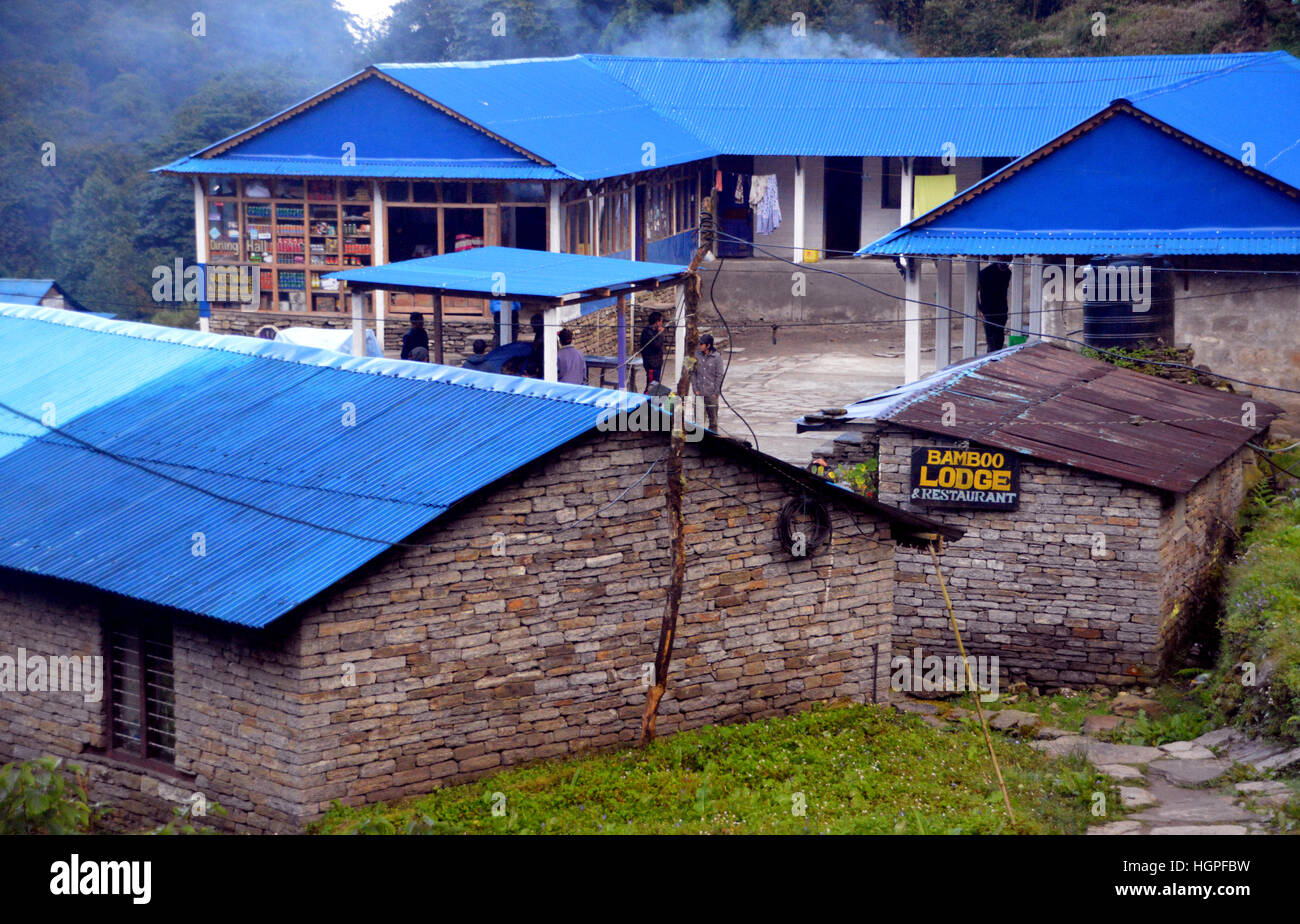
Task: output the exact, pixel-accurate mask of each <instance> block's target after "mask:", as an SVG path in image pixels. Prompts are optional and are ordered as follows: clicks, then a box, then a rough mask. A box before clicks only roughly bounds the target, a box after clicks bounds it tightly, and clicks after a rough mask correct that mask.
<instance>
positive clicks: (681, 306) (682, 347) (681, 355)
mask: <svg viewBox="0 0 1300 924" xmlns="http://www.w3.org/2000/svg"><path fill="white" fill-rule="evenodd" d="M676 294H677V311H676V313H675V314H674V315H673V318H674V323H675V326H674V328H673V380H672V382H671V383H670V385H669V387H670V388H672V390H673V391H676V390H677V383H678V382H680V381H681V380H682V363H684V362H685V361H686V286H681V285H679V286H677V289H676Z"/></svg>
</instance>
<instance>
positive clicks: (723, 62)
mask: <svg viewBox="0 0 1300 924" xmlns="http://www.w3.org/2000/svg"><path fill="white" fill-rule="evenodd" d="M1282 61H1289V62H1293V59H1291V58H1290V56H1288V55H1286V54H1285V53H1284V52H1268V53H1251V54H1230V55H1144V56H1135V57H1092V58H910V59H904V58H894V59H715V60H711V59H697V58H637V57H619V56H610V55H578V56H573V57H568V58H547V59H532V60H519V61H487V62H459V63H447V64H384V65H378V66H377V68H376V71H377V72H378V73H379V74H382V75H383V77H385V78H388V79H391V80H395V81H398V82H399V83H401V84H402V85H404V86H406V87H408V88H409V89H410V90H412V91H414V92H415V93H416V94H420V95H422V96H423V97H426V98H427V99H430V100H433V101H434V102H435V103H437V104H440V105H441V106H444V107H446V108H448V109H450V110H453V111H454V112H455V113H456V114H457V115H459V116H460V117H462V118H463V119H464V120H465V122H466V123H469V124H465V123H458V122H457V120H456V119H455V118H453V117H452V116H449V115H447V114H445V113H438V112H437V110H436V109H434V107H432V106H429V105H428V103H427V102H425V101H423V100H420V99H418V98H417V97H416V96H415V95H412V94H409V93H406V94H404V93H403V92H402V91H401V90H400V89H398V88H396V87H392V86H388V87H387V91H389V92H384V91H383V88H381V87H378V86H374V84H377V83H382V82H383V80H382V79H380V78H376V77H374V76H371V77H370V78H367V79H362V80H360V81H358V80H357V77H356V76H355V75H354V77H353V78H349V80H350V81H352V83H351V84H350V85H348V86H347V87H346V89H343V90H341V91H339V92H337V93H334V94H333V95H331V96H330V97H329V98H328V99H325V100H323V101H321V102H318V103H315V104H314V105H311V106H308V107H305V108H304V109H303V110H302V112H300V113H299V114H297V115H295V116H293V117H292V118H290V119H287V120H285V119H282V117H281V116H276V117H273V118H272V119H268V120H266V121H265V122H262V123H259V124H258V125H256V126H253V127H252V128H251V129H249V130H248V131H250V132H253V134H252V135H251V136H250V137H249V138H248V139H246V140H244V141H241V142H240V143H239V144H236V145H234V146H233V148H231V149H230V151H229V152H223V153H222V154H220V155H217V156H216V157H215V158H214V159H213V163H214V165H216V166H219V167H220V169H223V170H225V171H226V172H230V173H237V172H244V171H245V170H249V171H251V170H253V169H258V170H260V172H264V173H275V174H280V173H283V174H292V173H295V172H301V171H300V169H299V168H300V167H301V164H300V163H298V161H297V158H300V157H302V156H303V155H304V154H307V155H311V156H312V157H315V158H317V159H319V160H320V161H321V162H320V163H318V164H315V165H314V169H316V170H321V171H326V170H327V169H329V167H328V162H329V161H331V160H335V161H337V160H339V156H338V152H339V147H340V145H341V144H342V143H343V142H344V141H347V140H351V141H353V142H355V143H356V144H357V164H358V167H357V168H354V169H353V171H352V172H351V173H349V172H348V171H347V170H345V169H343V168H342V164H341V163H340V164H339V169H337V170H332V169H330V170H329V172H322V173H320V174H314V175H321V176H335V175H338V176H344V175H354V176H379V175H381V171H382V170H384V169H386V167H387V165H388V164H394V165H395V167H396V169H399V170H401V171H402V172H399V173H395V174H391V175H394V176H447V177H460V176H471V177H472V176H484V177H489V176H505V175H508V174H497V173H493V172H491V171H492V170H495V169H497V164H496V162H495V160H494V159H493V158H488V159H487V160H486V161H485V160H484V157H485V154H484V145H485V144H488V143H491V144H499V143H500V142H498V141H496V140H494V139H492V138H490V137H489V136H488V134H487V133H491V134H494V135H495V136H496V137H497V138H498V139H502V140H503V141H504V142H507V143H508V144H507V145H503V147H504V148H505V150H510V149H509V147H508V145H509V144H512V145H515V146H517V147H518V148H521V149H523V151H526V152H528V154H531V155H533V156H534V157H535V158H539V159H541V160H543V161H549V163H550V164H553V165H554V166H555V168H556V169H557V171H558V173H559V175H562V176H565V175H567V176H572V177H576V178H581V179H594V178H599V177H607V176H616V175H620V174H626V173H634V172H638V171H641V170H644V169H646V168H647V167H651V166H661V167H662V166H669V165H672V164H679V163H686V162H690V161H694V160H698V159H703V158H708V157H712V156H713V155H715V154H768V155H794V154H805V155H849V156H877V155H880V156H927V155H930V156H940V155H942V154H944V153H947V152H948V150H949V149H948V148H946V147H945V145H952V146H953V148H952V150H955V152H956V154H957V156H959V157H978V156H997V157H1016V156H1020V155H1022V154H1025V153H1026V152H1028V151H1031V150H1033V149H1034V148H1036V147H1038V146H1039V145H1041V144H1043V143H1044V142H1046V141H1048V140H1049V139H1051V138H1053V137H1055V136H1057V135H1059V134H1060V133H1061V132H1063V131H1065V130H1066V129H1068V128H1070V127H1071V126H1073V125H1075V124H1077V123H1079V122H1081V121H1082V120H1083V119H1085V118H1086V117H1088V116H1090V115H1092V114H1094V113H1096V112H1097V111H1099V110H1101V109H1102V108H1103V107H1104V106H1105V105H1106V104H1107V103H1109V102H1110V101H1111V100H1114V99H1117V98H1121V97H1125V96H1134V95H1136V94H1141V93H1144V92H1147V91H1150V90H1153V89H1155V88H1157V87H1161V86H1164V85H1167V84H1170V83H1174V82H1185V81H1187V80H1189V79H1195V78H1197V77H1201V76H1204V75H1206V74H1210V73H1213V72H1217V71H1220V70H1223V69H1225V68H1231V67H1235V66H1238V65H1241V64H1244V63H1250V62H1256V63H1259V62H1265V63H1268V62H1271V63H1272V64H1273V65H1277V64H1278V62H1282ZM344 83H348V82H347V81H345V82H344ZM340 86H341V85H340ZM327 92H328V91H327ZM394 94H396V95H394ZM402 96H405V97H406V99H404V100H403V99H401V97H402ZM363 97H364V98H363ZM372 97H373V99H372ZM300 105H301V104H300ZM421 105H422V106H423V107H424V109H423V110H419V109H418V106H421ZM413 107H414V108H413ZM453 123H455V124H453ZM358 126H363V127H366V130H365V131H361V130H359V129H358ZM475 126H477V128H476V127H475ZM240 134H241V135H242V134H243V133H240ZM239 137H240V136H238V135H237V136H232V138H231V139H226V142H229V141H231V140H232V139H236V138H239ZM222 143H225V142H222ZM647 144H651V145H653V154H654V156H653V161H651V160H650V159H648V158H647V151H648V150H649V149H647V148H646V145H647ZM218 146H219V145H218ZM214 147H215V146H214ZM208 150H210V149H205V152H206V151H208ZM254 151H255V152H257V153H258V154H259V155H260V159H259V160H256V161H242V160H234V159H231V160H225V161H223V160H222V159H223V158H231V157H234V156H238V155H242V154H249V153H252V152H254ZM205 152H200V153H205ZM513 153H514V154H518V155H519V156H520V157H521V158H522V159H523V161H526V160H527V157H525V156H524V155H522V154H521V153H520V152H519V151H515V152H513ZM203 160H204V158H198V160H197V162H196V161H195V158H182V159H181V160H179V161H176V162H175V163H174V164H169V165H168V166H167V167H164V168H159V169H163V170H174V171H178V172H181V171H184V172H202V170H203ZM457 161H463V162H464V163H462V165H461V167H460V168H459V172H454V173H453V172H441V171H450V170H452V169H453V168H452V167H450V166H446V165H447V164H448V163H450V162H457ZM313 163H314V161H313ZM403 164H406V166H403ZM542 166H545V165H544V164H543V165H542ZM502 169H506V168H505V167H502ZM509 169H512V170H513V169H516V168H514V167H511V168H509ZM517 169H519V170H526V169H530V168H528V167H527V166H526V165H524V164H523V163H521V164H520V166H519V167H518V168H517ZM521 178H522V177H521ZM528 178H546V177H540V176H536V175H533V176H531V177H528Z"/></svg>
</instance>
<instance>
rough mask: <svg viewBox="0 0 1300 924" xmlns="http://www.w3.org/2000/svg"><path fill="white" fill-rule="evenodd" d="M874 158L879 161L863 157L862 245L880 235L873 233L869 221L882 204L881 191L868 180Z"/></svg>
mask: <svg viewBox="0 0 1300 924" xmlns="http://www.w3.org/2000/svg"><path fill="white" fill-rule="evenodd" d="M872 160H876V162H877V163H879V160H877V159H876V158H871V157H864V158H862V201H861V202H860V203H859V204H858V210H859V213H858V244H859V245H861V246H866V245H867V244H870V243H871V242H872V241H873V240H875V239H876V238H877V237H879V236H880V235H878V234H872V229H871V227H870V226H869V224H868V222H867V216H869V215H872V214H874V213H875V211H876V207H877V206H878V205H880V198H879V197H880V193H878V192H876V189H875V187H874V186H872V184H871V183H869V182H868V179H869V178H870V176H871V162H872ZM823 182H824V181H823Z"/></svg>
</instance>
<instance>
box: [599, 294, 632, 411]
mask: <svg viewBox="0 0 1300 924" xmlns="http://www.w3.org/2000/svg"><path fill="white" fill-rule="evenodd" d="M601 375H604V373H603V372H602V373H601ZM601 384H602V385H603V384H604V382H603V381H602V382H601ZM618 390H619V391H627V296H626V295H620V296H619V297H618Z"/></svg>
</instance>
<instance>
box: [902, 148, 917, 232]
mask: <svg viewBox="0 0 1300 924" xmlns="http://www.w3.org/2000/svg"><path fill="white" fill-rule="evenodd" d="M902 160H903V179H902V182H901V184H900V195H899V197H898V223H899V224H900V225H905V224H907V223H908V222H909V221H911V220H912V193H913V192H914V189H913V185H912V169H913V167H914V163H913V161H912V158H910V157H904V158H903V159H902Z"/></svg>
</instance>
